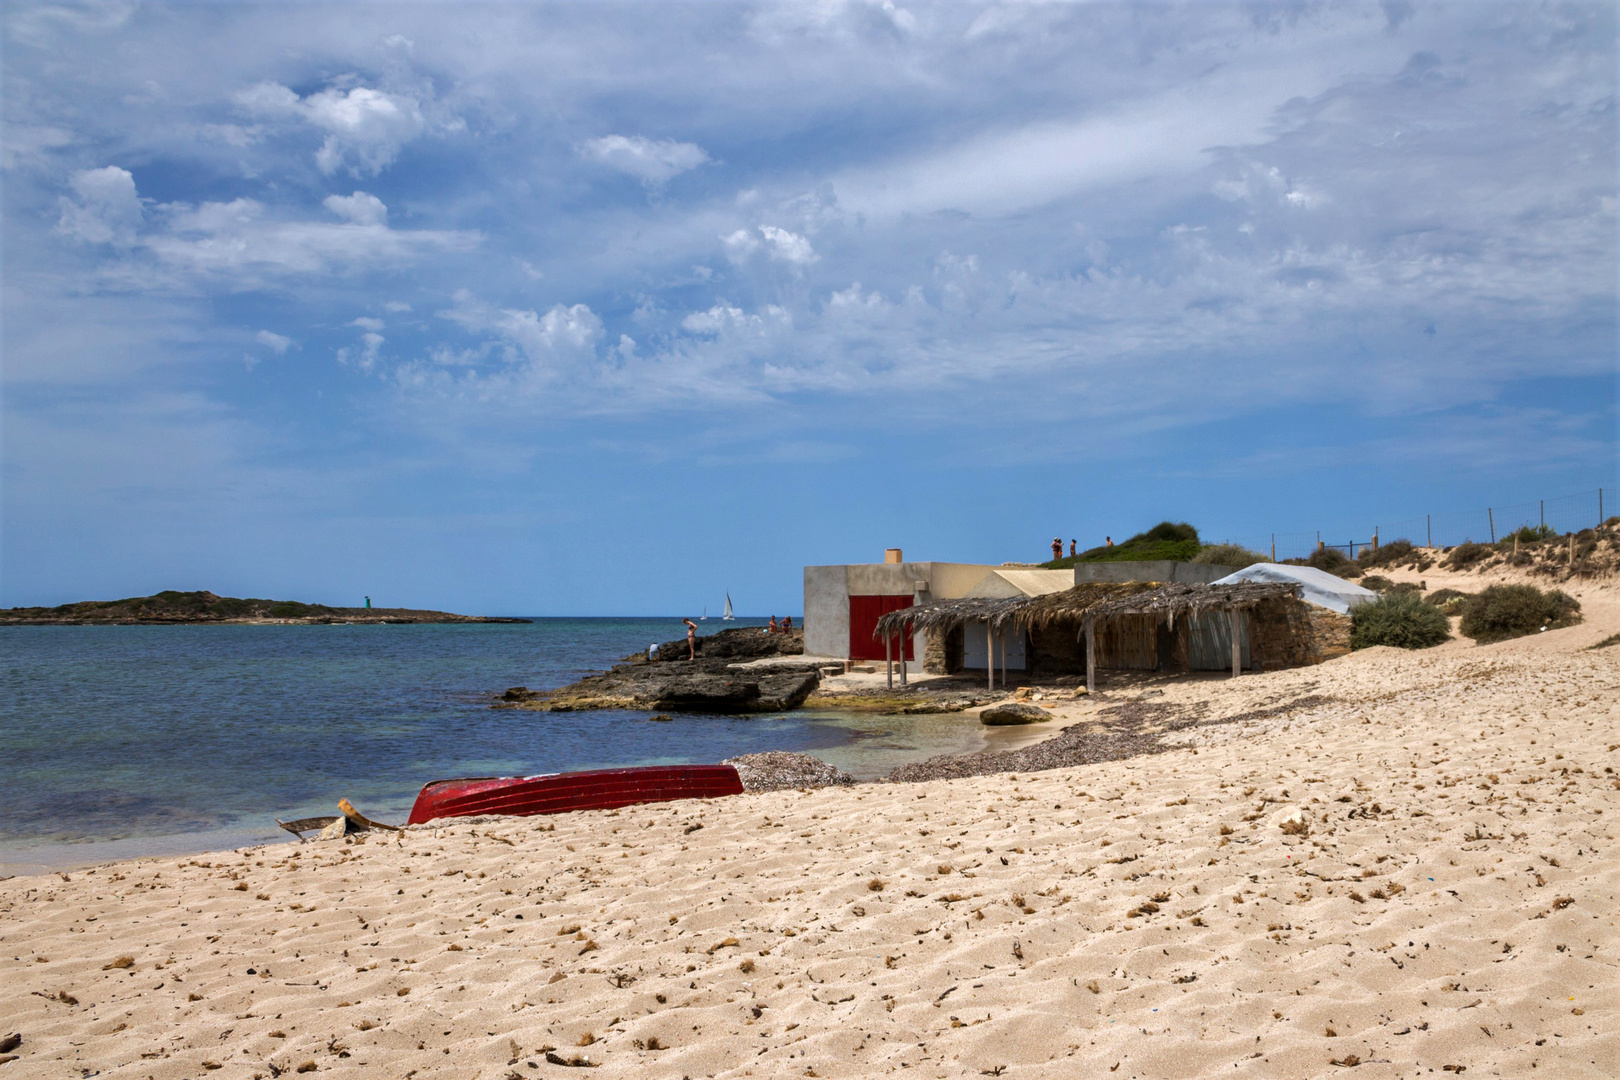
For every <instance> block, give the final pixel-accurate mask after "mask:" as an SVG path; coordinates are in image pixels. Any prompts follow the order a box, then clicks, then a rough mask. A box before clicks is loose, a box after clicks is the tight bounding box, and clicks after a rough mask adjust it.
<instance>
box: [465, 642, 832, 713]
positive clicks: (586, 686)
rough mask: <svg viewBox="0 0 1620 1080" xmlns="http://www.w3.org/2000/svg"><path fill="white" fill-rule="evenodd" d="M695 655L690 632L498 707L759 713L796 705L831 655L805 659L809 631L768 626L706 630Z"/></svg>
mask: <svg viewBox="0 0 1620 1080" xmlns="http://www.w3.org/2000/svg"><path fill="white" fill-rule="evenodd" d="M696 646H697V657H696V659H691V658H690V657H689V650H688V649H687V644H686V639H685V638H682V639H681V640H679V641H668V642H665V643H664V644H662V645H660V646H658V648H657V650H656V652H655V651H654V650H651V649H649V650H648V651H647V652H646V653H637V654H635V655H634V656H627V657H625V658H624V659H623V660H622V661H621V662H619V663H617V664H615V665H614V666H613V667H612V669H611V670H608V671H604V672H602V673H600V674H597V675H587V676H585V677H584V678H583V679H580V680H579V681H578V682H576V683H572V684H570V685H568V686H564V687H561V688H560V689H557V690H547V691H534V690H530V689H528V688H527V687H523V686H514V687H513V688H512V689H510V690H508V691H506V693H505V694H504V695H502V699H501V701H500V702H498V703H497V707H502V708H512V709H539V710H542V711H545V712H572V711H574V710H579V709H657V710H663V709H667V710H669V711H671V712H706V713H756V712H781V711H784V710H787V709H796V708H798V707H799V705H801V704H802V703H803V702H804V699H805V698H806V697H808V696H810V693H811V691H813V690H815V688H816V687H817V686H818V685H820V683H821V671H820V665H821V664H825V663H826V662H827V661H826V660H825V659H823V660H820V661H816V660H806V659H804V658H803V657H804V632H803V631H802V630H792V631H789V632H788V633H785V634H771V633H767V632H766V631H765V630H764V629H763V628H762V627H758V626H739V627H733V628H731V629H729V630H722V631H720V632H719V633H718V634H711V635H709V636H708V637H699V638H698V639H697V641H696Z"/></svg>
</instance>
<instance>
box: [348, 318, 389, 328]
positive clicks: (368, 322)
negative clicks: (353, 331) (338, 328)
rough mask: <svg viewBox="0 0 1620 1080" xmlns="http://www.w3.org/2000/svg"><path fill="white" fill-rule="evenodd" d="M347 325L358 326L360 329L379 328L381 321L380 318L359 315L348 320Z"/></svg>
mask: <svg viewBox="0 0 1620 1080" xmlns="http://www.w3.org/2000/svg"><path fill="white" fill-rule="evenodd" d="M349 325H350V326H358V327H360V328H361V329H362V330H381V329H382V328H383V321H382V320H381V319H373V318H372V317H371V316H369V315H361V316H360V317H359V318H357V319H355V320H353V321H352V322H350V323H349Z"/></svg>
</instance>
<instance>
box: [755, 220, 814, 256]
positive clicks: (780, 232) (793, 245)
mask: <svg viewBox="0 0 1620 1080" xmlns="http://www.w3.org/2000/svg"><path fill="white" fill-rule="evenodd" d="M759 234H760V235H761V236H763V237H764V238H765V242H766V243H767V244H769V245H770V249H771V258H773V259H778V260H780V261H782V262H789V263H796V264H798V265H803V264H805V263H813V262H815V261H816V259H817V257H818V256H817V255H816V251H815V249H814V248H812V247H811V246H810V241H809V240H807V239H805V238H804V237H802V236H800V235H799V234H798V233H792V232H788V231H787V230H786V229H779V228H777V227H776V226H775V225H761V226H760V227H759Z"/></svg>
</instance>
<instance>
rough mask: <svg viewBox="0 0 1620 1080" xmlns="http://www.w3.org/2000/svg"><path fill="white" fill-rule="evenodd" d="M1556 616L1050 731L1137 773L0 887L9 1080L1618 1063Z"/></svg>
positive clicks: (1618, 1036) (1581, 728) (1610, 784)
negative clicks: (1093, 730) (1156, 730)
mask: <svg viewBox="0 0 1620 1080" xmlns="http://www.w3.org/2000/svg"><path fill="white" fill-rule="evenodd" d="M1429 577H1430V580H1429V582H1428V584H1429V587H1430V588H1436V587H1438V584H1437V581H1436V580H1435V577H1436V575H1429ZM1479 584H1480V582H1479V579H1478V578H1474V579H1472V580H1471V581H1469V582H1467V583H1466V585H1465V587H1472V588H1477V587H1478V586H1479ZM1571 591H1573V592H1578V593H1579V594H1580V596H1581V600H1582V603H1583V605H1584V607H1585V612H1586V621H1585V622H1583V623H1582V624H1581V625H1579V626H1575V627H1571V628H1569V629H1565V630H1559V631H1551V632H1548V633H1545V634H1542V635H1538V636H1536V637H1534V638H1528V639H1520V640H1517V641H1509V642H1504V643H1501V644H1498V645H1492V646H1483V647H1476V646H1474V645H1472V643H1469V642H1453V643H1451V644H1449V645H1446V646H1442V647H1441V648H1438V649H1434V650H1429V651H1426V652H1421V653H1404V652H1399V651H1396V650H1389V649H1383V648H1379V649H1370V650H1365V651H1363V652H1358V653H1355V654H1352V655H1350V656H1348V657H1345V658H1342V659H1340V660H1335V661H1332V662H1330V663H1327V664H1323V665H1321V666H1318V667H1313V668H1304V669H1295V670H1288V671H1280V672H1269V673H1262V674H1255V675H1249V676H1245V677H1244V678H1242V679H1239V680H1236V681H1226V680H1221V679H1210V678H1200V679H1185V680H1168V681H1166V682H1164V683H1163V684H1162V687H1161V688H1160V689H1159V690H1149V691H1145V692H1144V691H1140V690H1138V689H1136V688H1132V689H1130V690H1124V691H1117V692H1111V693H1107V694H1104V695H1100V696H1099V697H1098V698H1097V699H1094V700H1092V701H1083V702H1074V703H1066V704H1063V705H1060V706H1059V708H1058V709H1057V711H1056V719H1055V722H1054V723H1053V724H1052V725H1051V727H1052V728H1053V729H1056V728H1059V727H1062V726H1065V725H1067V724H1074V723H1088V724H1105V723H1106V720H1105V719H1100V718H1099V717H1098V710H1099V708H1100V707H1101V706H1102V705H1105V704H1110V703H1111V704H1113V705H1120V704H1135V705H1136V706H1137V709H1138V712H1139V713H1140V714H1142V715H1143V716H1145V717H1147V718H1148V720H1150V721H1151V722H1153V723H1155V724H1158V725H1160V726H1161V727H1172V726H1173V727H1176V728H1178V730H1177V731H1176V734H1175V741H1176V742H1178V743H1180V744H1182V745H1181V748H1178V749H1172V750H1169V751H1167V752H1163V753H1157V754H1149V755H1145V756H1140V757H1135V758H1131V759H1129V760H1125V761H1117V762H1107V763H1101V764H1095V765H1085V766H1079V767H1073V768H1064V769H1054V770H1050V771H1045V772H1036V773H1017V774H1010V775H995V776H975V777H970V778H966V779H960V780H934V781H928V782H922V783H901V784H865V785H858V786H855V787H848V788H835V789H822V790H816V791H784V792H772V793H766V794H751V795H745V796H740V797H736V798H731V799H727V800H721V801H717V802H713V803H697V802H690V803H673V804H663V805H658V806H650V807H642V808H629V809H625V810H622V811H610V812H600V813H584V814H574V815H564V816H558V817H552V818H525V819H488V820H463V821H459V822H457V823H455V824H450V825H445V826H443V827H428V828H421V829H413V830H410V831H407V832H405V833H403V834H400V835H398V836H392V835H381V834H370V835H368V836H364V837H359V838H354V839H353V840H352V842H348V843H345V842H342V841H337V842H330V843H319V844H308V845H302V846H300V845H297V844H280V845H272V846H266V847H257V848H244V849H241V850H239V851H234V852H222V853H214V854H211V855H206V856H199V857H186V858H163V859H142V860H136V861H130V862H123V863H117V864H110V865H106V866H101V867H98V868H94V869H89V870H83V871H73V872H69V873H64V874H54V875H49V876H34V877H18V878H13V879H11V880H8V881H4V882H0V913H3V914H0V938H3V949H0V952H3V956H0V1013H3V1015H4V1016H5V1018H6V1019H5V1021H4V1030H3V1031H0V1034H4V1033H5V1032H11V1031H15V1032H18V1033H20V1034H21V1037H22V1041H21V1043H20V1045H19V1046H17V1047H16V1048H15V1049H12V1050H11V1051H10V1053H11V1054H14V1055H17V1058H16V1060H13V1061H11V1062H10V1063H9V1064H6V1065H3V1066H0V1069H5V1070H9V1071H10V1072H11V1073H13V1074H15V1075H19V1076H22V1075H27V1076H31V1077H84V1076H91V1075H102V1076H128V1077H150V1078H153V1080H165V1078H181V1077H186V1078H192V1077H200V1076H203V1075H211V1076H218V1077H220V1078H221V1080H227V1078H231V1077H242V1078H249V1077H252V1078H258V1080H265V1078H269V1077H274V1076H279V1075H283V1074H286V1073H288V1072H294V1073H304V1072H313V1073H321V1074H325V1073H333V1074H337V1075H345V1076H356V1077H362V1076H364V1077H372V1076H388V1077H400V1078H403V1077H423V1078H425V1077H468V1078H472V1077H488V1078H497V1080H504V1078H507V1077H512V1076H517V1077H529V1076H562V1075H573V1073H572V1072H571V1070H573V1069H582V1068H585V1067H587V1066H589V1067H595V1068H599V1069H605V1070H606V1072H598V1073H593V1074H589V1075H600V1076H637V1077H641V1076H649V1077H669V1078H672V1080H678V1078H681V1077H694V1078H695V1077H709V1076H727V1077H734V1076H762V1077H764V1076H795V1077H798V1076H821V1077H858V1076H870V1075H874V1074H879V1073H890V1072H915V1074H916V1075H919V1076H934V1077H957V1076H980V1075H995V1076H1029V1077H1078V1076H1088V1077H1089V1076H1099V1077H1102V1076H1107V1077H1119V1078H1121V1080H1123V1078H1127V1077H1167V1078H1168V1077H1195V1076H1208V1077H1216V1076H1220V1077H1226V1076H1257V1077H1262V1076H1263V1077H1302V1076H1326V1075H1338V1074H1340V1073H1342V1072H1348V1071H1349V1070H1351V1069H1354V1070H1355V1071H1354V1073H1353V1075H1355V1076H1358V1077H1364V1076H1366V1077H1385V1076H1388V1077H1409V1076H1419V1075H1422V1076H1428V1075H1431V1074H1433V1075H1435V1076H1448V1075H1467V1076H1513V1077H1526V1076H1546V1077H1610V1076H1614V1075H1615V1074H1616V1072H1617V1070H1620V1025H1617V1023H1616V1012H1617V1005H1620V972H1617V966H1616V965H1617V961H1620V934H1617V933H1616V929H1617V928H1616V918H1617V903H1616V901H1617V895H1620V855H1617V852H1616V849H1615V848H1614V846H1613V845H1614V838H1613V833H1614V829H1615V824H1616V822H1615V818H1616V816H1617V814H1620V777H1617V774H1616V769H1617V768H1620V693H1617V691H1620V647H1609V648H1606V649H1601V650H1595V651H1594V650H1589V649H1587V648H1586V646H1588V645H1590V644H1593V643H1595V642H1596V641H1598V640H1601V639H1603V638H1604V637H1606V636H1608V635H1610V634H1612V633H1614V632H1615V631H1616V630H1620V594H1617V592H1616V591H1615V589H1614V587H1613V586H1612V585H1605V586H1602V587H1597V586H1592V585H1586V586H1582V587H1579V588H1575V589H1571ZM1046 726H1047V725H1042V727H1043V728H1044V727H1046ZM1021 737H1022V736H1021ZM338 794H341V793H334V799H335V797H336V795H338Z"/></svg>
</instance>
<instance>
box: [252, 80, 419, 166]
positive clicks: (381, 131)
mask: <svg viewBox="0 0 1620 1080" xmlns="http://www.w3.org/2000/svg"><path fill="white" fill-rule="evenodd" d="M235 100H236V103H237V104H238V105H240V106H241V107H243V108H245V109H247V110H248V111H250V112H253V113H257V114H259V115H262V116H296V117H299V118H301V119H303V120H304V121H305V122H307V123H309V124H312V125H314V126H315V127H317V128H319V129H321V130H322V131H324V132H326V140H325V141H324V142H323V143H322V144H321V148H320V149H319V150H318V151H316V154H315V164H316V165H317V166H318V167H319V168H320V170H321V171H322V172H323V173H334V172H336V171H337V170H338V169H340V168H342V167H344V166H345V165H348V167H349V170H350V171H351V172H353V173H355V174H356V175H359V174H362V173H371V174H373V175H375V174H376V173H379V172H381V171H382V170H383V169H385V168H386V167H388V166H389V165H390V164H392V163H393V161H394V159H395V158H396V157H398V156H399V151H400V149H401V148H402V147H404V145H405V144H406V143H408V142H410V141H411V140H412V139H414V138H416V137H417V136H418V135H421V134H422V133H423V132H425V131H426V130H427V128H428V122H427V118H426V117H425V116H424V115H423V113H422V103H421V102H420V101H419V100H418V99H416V98H414V97H410V96H407V95H404V94H393V93H388V92H387V91H383V90H374V89H372V88H371V87H368V86H355V87H351V88H349V89H348V90H343V89H340V88H337V87H332V88H329V89H326V90H322V91H319V92H318V93H314V94H310V95H309V96H307V97H303V98H300V97H299V96H298V95H297V94H295V93H294V92H293V91H291V90H289V89H288V88H287V87H285V86H282V85H281V84H280V83H274V82H263V83H259V84H258V85H256V86H252V87H249V88H248V89H246V90H243V91H240V92H239V93H237V94H236V95H235Z"/></svg>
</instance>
